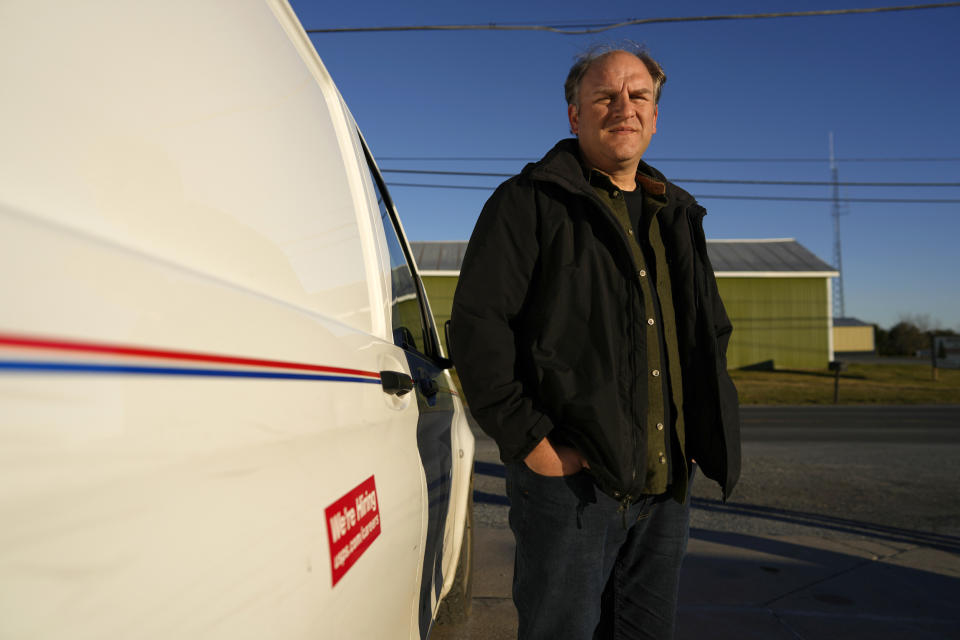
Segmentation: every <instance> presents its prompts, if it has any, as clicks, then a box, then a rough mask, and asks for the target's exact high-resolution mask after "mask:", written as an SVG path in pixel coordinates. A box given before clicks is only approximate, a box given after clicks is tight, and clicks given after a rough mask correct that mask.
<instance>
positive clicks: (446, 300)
mask: <svg viewBox="0 0 960 640" xmlns="http://www.w3.org/2000/svg"><path fill="white" fill-rule="evenodd" d="M420 279H421V280H422V281H423V287H424V288H425V289H426V290H427V300H428V301H429V302H430V311H432V312H433V321H434V322H435V323H436V324H437V333H438V334H439V335H440V340H443V325H444V323H445V322H446V321H447V320H449V319H450V311H451V310H452V309H453V292H454V291H455V290H456V288H457V278H456V276H424V275H421V277H420Z"/></svg>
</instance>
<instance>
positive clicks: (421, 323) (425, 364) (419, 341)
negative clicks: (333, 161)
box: [364, 146, 455, 638]
mask: <svg viewBox="0 0 960 640" xmlns="http://www.w3.org/2000/svg"><path fill="white" fill-rule="evenodd" d="M364 150H365V151H366V153H367V161H368V166H369V168H370V173H371V179H372V181H373V185H374V190H375V191H376V196H377V203H378V205H379V207H380V220H381V223H382V225H383V230H384V234H385V236H386V239H387V247H388V249H389V252H390V268H391V269H390V270H391V282H390V285H391V289H392V291H391V307H392V308H391V315H392V318H393V327H392V328H393V340H394V343H395V344H396V345H397V346H399V347H401V348H402V349H403V350H404V353H405V355H406V358H407V362H408V363H409V365H410V372H411V374H412V377H413V381H414V391H415V393H416V397H417V407H418V409H419V411H420V417H419V422H418V424H417V448H418V450H419V452H420V459H421V461H422V463H423V469H424V474H425V479H426V487H427V499H428V503H429V508H428V517H427V532H426V543H425V547H424V555H423V571H422V579H421V581H420V602H419V613H418V616H419V621H420V636H421V637H422V638H426V637H427V634H428V632H429V631H430V626H431V624H432V620H433V611H434V609H435V608H436V604H437V601H438V600H439V597H440V590H441V588H442V587H443V579H444V576H443V567H442V564H443V563H442V559H443V543H444V539H443V537H444V535H443V534H444V529H445V525H446V521H447V511H448V508H449V505H450V491H451V481H452V475H453V473H452V463H453V459H452V440H451V433H450V431H451V426H452V423H453V419H454V413H455V411H454V403H453V395H452V389H450V387H449V386H448V382H447V378H446V376H444V375H443V368H442V367H441V365H442V363H443V358H442V357H440V350H439V347H438V345H437V343H436V335H437V334H436V331H435V330H434V329H433V323H432V320H431V318H430V314H429V312H428V309H429V307H428V306H427V305H426V304H425V294H424V290H423V285H422V283H421V282H420V278H419V277H418V276H417V274H416V270H415V269H414V267H413V260H412V259H411V257H410V249H409V246H408V244H407V242H406V239H405V237H404V234H403V230H402V228H401V227H400V224H399V221H398V218H397V216H396V209H395V208H394V206H393V202H392V201H391V200H390V196H389V193H388V192H387V190H386V187H385V185H384V183H383V178H382V176H381V175H380V173H379V171H378V170H377V168H376V166H375V165H374V164H373V162H372V159H371V158H370V155H369V151H368V150H367V149H366V146H364Z"/></svg>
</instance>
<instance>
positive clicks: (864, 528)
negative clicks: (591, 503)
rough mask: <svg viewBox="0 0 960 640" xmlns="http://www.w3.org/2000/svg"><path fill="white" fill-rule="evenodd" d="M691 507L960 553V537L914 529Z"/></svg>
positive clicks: (732, 507)
mask: <svg viewBox="0 0 960 640" xmlns="http://www.w3.org/2000/svg"><path fill="white" fill-rule="evenodd" d="M691 506H692V507H693V508H694V509H703V510H704V511H713V512H718V513H725V514H729V515H737V516H748V517H751V518H762V519H766V520H777V521H780V522H788V523H791V524H800V525H806V526H809V527H815V528H817V529H821V530H827V531H836V532H840V533H848V534H854V535H858V536H863V537H867V538H873V539H876V540H883V541H887V542H899V543H906V544H915V545H920V546H924V547H930V548H932V549H939V550H940V551H947V552H950V553H960V537H958V536H949V535H942V534H937V533H930V532H925V531H914V530H912V529H902V528H899V527H889V526H884V525H879V524H873V523H870V522H862V521H859V520H851V519H849V518H839V517H837V516H827V515H822V514H817V513H807V512H803V511H792V510H789V509H779V508H774V507H764V506H759V505H753V504H743V503H736V502H728V503H726V504H724V503H722V502H721V501H719V500H710V499H705V498H694V499H693V501H692V504H691Z"/></svg>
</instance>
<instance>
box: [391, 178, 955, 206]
mask: <svg viewBox="0 0 960 640" xmlns="http://www.w3.org/2000/svg"><path fill="white" fill-rule="evenodd" d="M387 186H389V187H418V188H422V189H467V190H471V191H493V190H494V189H496V187H482V186H476V185H465V184H424V183H414V182H388V183H387ZM694 197H695V198H697V199H700V200H776V201H782V202H833V198H817V197H803V196H745V195H706V194H694ZM841 200H842V201H843V202H869V203H907V204H960V199H956V198H841Z"/></svg>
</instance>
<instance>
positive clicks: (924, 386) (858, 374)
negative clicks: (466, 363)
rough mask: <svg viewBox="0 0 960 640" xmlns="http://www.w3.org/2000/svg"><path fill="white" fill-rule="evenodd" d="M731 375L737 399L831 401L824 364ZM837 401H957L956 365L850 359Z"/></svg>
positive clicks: (959, 382)
mask: <svg viewBox="0 0 960 640" xmlns="http://www.w3.org/2000/svg"><path fill="white" fill-rule="evenodd" d="M451 373H452V374H453V380H454V383H455V384H456V385H457V389H458V390H459V389H460V380H459V378H458V377H457V374H456V371H451ZM730 376H731V377H732V378H733V381H734V383H735V384H736V385H737V391H738V393H739V395H740V403H741V404H832V403H833V385H834V374H833V372H832V371H827V370H825V369H824V370H811V371H806V370H787V369H779V370H774V371H743V370H739V369H738V370H733V371H731V372H730ZM461 397H463V394H462V393H461ZM840 404H960V370H958V369H939V370H938V380H936V381H934V380H933V379H932V375H931V369H930V365H928V364H872V363H871V364H850V365H849V367H848V369H847V370H846V371H843V372H842V373H841V374H840Z"/></svg>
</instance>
